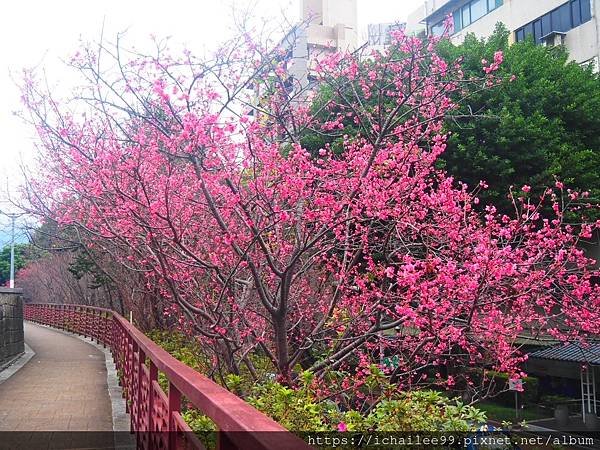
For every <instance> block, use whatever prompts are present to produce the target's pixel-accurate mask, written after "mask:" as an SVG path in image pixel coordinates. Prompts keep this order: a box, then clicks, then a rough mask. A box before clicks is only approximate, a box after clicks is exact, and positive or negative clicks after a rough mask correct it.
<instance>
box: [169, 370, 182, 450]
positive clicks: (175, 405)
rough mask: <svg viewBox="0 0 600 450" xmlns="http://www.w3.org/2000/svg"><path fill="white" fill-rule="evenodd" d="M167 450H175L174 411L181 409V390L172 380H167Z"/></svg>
mask: <svg viewBox="0 0 600 450" xmlns="http://www.w3.org/2000/svg"><path fill="white" fill-rule="evenodd" d="M168 399H169V416H168V417H169V431H170V433H169V450H177V433H175V430H176V427H175V417H174V413H179V412H180V411H181V392H179V389H177V388H176V387H175V385H174V384H173V383H172V382H169V397H168Z"/></svg>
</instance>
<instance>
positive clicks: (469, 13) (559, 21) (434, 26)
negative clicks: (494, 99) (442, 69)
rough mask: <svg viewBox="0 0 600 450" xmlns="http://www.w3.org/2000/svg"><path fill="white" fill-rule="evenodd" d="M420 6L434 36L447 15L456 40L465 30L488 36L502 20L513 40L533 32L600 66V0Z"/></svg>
mask: <svg viewBox="0 0 600 450" xmlns="http://www.w3.org/2000/svg"><path fill="white" fill-rule="evenodd" d="M423 10H424V15H425V17H424V22H425V24H426V27H427V31H428V33H431V34H434V35H435V34H441V33H443V32H444V30H445V21H446V19H447V18H448V17H449V16H450V17H451V19H450V23H451V30H450V34H451V36H450V38H451V40H452V41H453V42H455V43H459V42H462V40H463V39H464V38H465V36H466V35H467V34H468V33H473V34H475V36H477V37H481V38H484V37H488V36H489V35H491V34H492V33H493V31H494V28H495V26H496V24H497V23H498V22H502V23H503V24H504V25H506V27H507V28H508V29H509V31H510V32H511V41H512V42H516V41H521V40H524V39H527V38H528V37H532V38H533V39H534V40H535V41H536V42H537V43H538V44H540V45H556V44H560V45H564V46H565V47H566V48H567V50H568V51H569V55H570V56H571V58H572V59H573V60H575V61H577V62H578V63H582V64H583V63H594V64H595V67H596V68H598V66H599V64H598V62H599V56H600V21H599V19H598V13H600V0H536V1H533V0H429V1H427V2H426V3H425V7H424V8H423Z"/></svg>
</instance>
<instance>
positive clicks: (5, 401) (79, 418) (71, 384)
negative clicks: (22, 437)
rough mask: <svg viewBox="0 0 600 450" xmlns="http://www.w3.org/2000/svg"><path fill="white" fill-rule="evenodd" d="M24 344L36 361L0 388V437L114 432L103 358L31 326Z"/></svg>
mask: <svg viewBox="0 0 600 450" xmlns="http://www.w3.org/2000/svg"><path fill="white" fill-rule="evenodd" d="M25 341H26V342H27V344H28V345H29V346H30V347H31V348H32V349H33V351H34V352H35V355H34V356H33V358H31V360H30V361H29V362H28V363H27V364H25V366H24V367H22V368H21V369H20V370H19V371H17V372H16V373H15V374H14V375H13V376H11V377H10V378H9V379H8V380H6V381H4V382H3V383H2V384H0V431H112V429H113V426H112V409H111V403H110V398H109V395H108V386H107V382H106V365H105V357H104V354H103V353H102V352H100V351H99V350H98V349H97V348H95V347H94V346H92V345H90V344H87V343H85V342H83V341H81V340H80V339H77V338H75V337H71V336H68V335H66V334H63V333H61V332H58V331H53V330H51V329H49V328H46V327H41V326H39V325H35V324H32V323H27V322H26V323H25Z"/></svg>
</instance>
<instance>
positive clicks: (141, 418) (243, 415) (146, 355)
mask: <svg viewBox="0 0 600 450" xmlns="http://www.w3.org/2000/svg"><path fill="white" fill-rule="evenodd" d="M24 317H25V319H27V320H30V321H32V322H37V323H41V324H44V325H50V326H54V327H56V328H61V329H64V330H67V331H71V332H73V333H78V334H81V335H83V336H86V337H89V338H90V339H92V340H95V341H96V342H97V343H101V344H102V345H104V346H105V347H108V348H109V349H110V352H111V354H112V356H113V360H114V363H115V367H116V369H117V374H118V379H119V384H120V385H121V386H122V387H123V397H124V398H125V401H126V410H127V412H129V413H130V414H131V430H132V433H136V437H137V448H139V449H145V450H150V449H159V448H160V449H164V448H168V449H180V448H185V449H188V448H189V449H202V448H204V447H203V446H202V443H201V442H200V440H199V439H198V438H197V436H195V434H194V433H193V432H192V430H191V428H190V427H189V425H188V424H186V423H185V420H184V419H183V416H182V415H181V406H182V405H181V401H182V398H183V397H185V399H186V404H188V403H190V404H192V405H193V406H194V407H195V408H197V409H198V410H199V411H200V412H202V413H203V414H205V415H206V416H208V417H209V418H210V419H212V420H213V422H214V423H215V425H216V426H217V428H218V429H219V434H218V435H217V449H219V450H230V449H231V450H234V449H248V450H275V449H277V450H279V449H292V450H295V449H298V450H308V449H310V448H311V447H309V446H308V445H307V444H306V443H305V442H304V441H302V440H301V439H300V438H298V437H296V436H294V435H293V434H291V433H289V432H288V431H287V430H285V429H284V428H283V427H282V426H281V425H279V424H277V423H275V422H274V421H273V420H271V419H269V418H268V417H266V416H265V415H264V414H262V413H261V412H259V411H257V410H256V409H254V408H253V407H251V406H250V405H249V404H247V403H246V402H244V401H243V400H242V399H241V398H239V397H237V396H235V395H234V394H232V393H231V392H229V391H227V390H225V389H224V388H222V387H221V386H219V385H218V384H216V383H214V382H213V381H211V380H209V379H208V378H206V377H205V376H203V375H202V374H200V373H198V372H196V371H195V370H194V369H192V368H191V367H189V366H186V365H185V364H183V363H182V362H180V361H177V360H176V359H175V358H173V357H172V356H171V355H169V354H168V353H167V352H166V351H165V350H163V349H162V348H160V347H159V346H158V345H156V344H155V343H154V342H152V341H151V340H150V339H148V338H147V337H146V336H145V335H144V334H143V333H142V332H141V331H139V330H138V329H137V328H136V327H135V326H134V325H133V324H131V323H129V322H128V321H127V320H126V319H125V318H123V317H122V316H120V315H119V314H117V313H115V312H113V311H110V310H107V309H102V308H95V307H90V306H82V305H59V304H27V305H25V311H24ZM159 372H160V373H162V374H163V375H164V376H165V377H166V380H167V381H168V386H169V388H168V391H167V393H165V392H164V391H163V390H162V388H161V386H160V384H159V382H158V380H159V376H158V375H159Z"/></svg>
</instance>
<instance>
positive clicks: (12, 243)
mask: <svg viewBox="0 0 600 450" xmlns="http://www.w3.org/2000/svg"><path fill="white" fill-rule="evenodd" d="M0 214H4V215H5V216H7V217H10V220H11V236H10V281H9V284H8V286H9V287H10V288H11V289H13V288H14V287H15V219H16V218H17V217H20V216H22V214H17V213H5V212H4V211H1V210H0Z"/></svg>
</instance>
